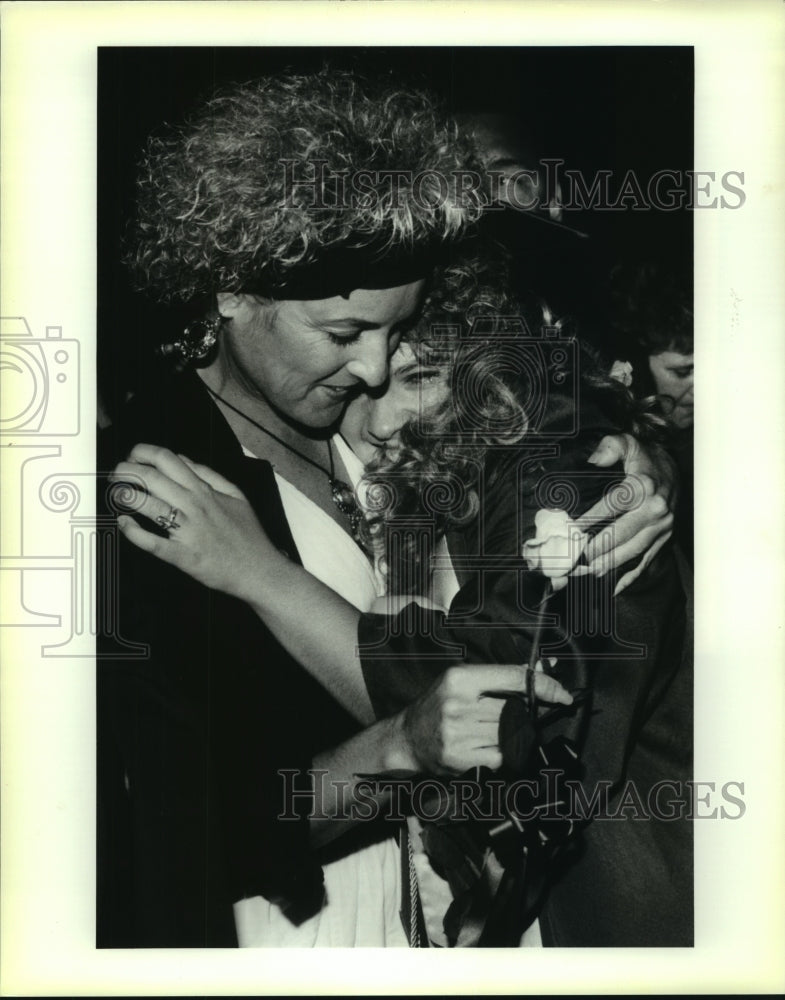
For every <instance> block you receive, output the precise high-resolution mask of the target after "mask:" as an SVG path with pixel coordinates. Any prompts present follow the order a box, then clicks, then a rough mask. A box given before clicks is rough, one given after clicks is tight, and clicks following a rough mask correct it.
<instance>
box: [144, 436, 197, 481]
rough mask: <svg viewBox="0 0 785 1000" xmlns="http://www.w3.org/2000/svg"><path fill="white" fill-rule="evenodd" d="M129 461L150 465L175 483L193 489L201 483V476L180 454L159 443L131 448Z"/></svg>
mask: <svg viewBox="0 0 785 1000" xmlns="http://www.w3.org/2000/svg"><path fill="white" fill-rule="evenodd" d="M128 461H129V462H138V463H139V464H140V465H148V466H151V467H152V468H153V469H157V470H158V472H160V473H162V474H163V475H165V476H166V477H167V478H168V479H170V480H171V481H172V482H173V483H177V484H178V485H179V486H182V487H183V488H184V489H187V490H192V489H195V488H196V487H198V486H200V485H201V480H200V479H199V477H198V476H197V475H196V474H195V473H194V472H193V471H192V470H191V469H189V468H188V466H187V465H186V464H185V462H184V461H183V460H182V458H180V456H179V455H175V453H174V452H173V451H170V450H169V449H168V448H162V447H160V445H157V444H137V445H134V447H133V448H132V449H131V453H130V455H129V456H128Z"/></svg>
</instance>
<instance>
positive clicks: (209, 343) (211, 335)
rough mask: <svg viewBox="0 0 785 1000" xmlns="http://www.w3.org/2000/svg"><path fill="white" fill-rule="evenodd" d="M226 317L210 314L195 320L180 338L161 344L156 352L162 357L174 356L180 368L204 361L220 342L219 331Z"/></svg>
mask: <svg viewBox="0 0 785 1000" xmlns="http://www.w3.org/2000/svg"><path fill="white" fill-rule="evenodd" d="M225 318H226V317H225V316H210V317H209V318H208V319H197V320H194V321H193V323H189V324H188V326H187V327H186V328H185V329H184V330H183V336H182V338H181V339H180V340H175V341H174V342H173V343H171V344H161V346H160V347H159V348H158V350H157V352H156V353H157V354H158V355H159V356H160V357H162V358H170V357H174V359H175V362H176V364H177V367H178V368H184V367H185V366H186V365H190V364H194V363H195V362H199V361H204V360H205V359H206V358H207V357H208V356H209V355H210V353H211V352H212V350H213V348H214V347H215V345H216V343H217V342H218V333H219V331H220V329H221V327H222V326H223V323H224V320H225Z"/></svg>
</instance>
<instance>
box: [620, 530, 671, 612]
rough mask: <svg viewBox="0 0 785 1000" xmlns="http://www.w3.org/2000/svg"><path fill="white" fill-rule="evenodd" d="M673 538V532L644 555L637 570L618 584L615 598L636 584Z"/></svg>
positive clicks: (627, 574)
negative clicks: (632, 584)
mask: <svg viewBox="0 0 785 1000" xmlns="http://www.w3.org/2000/svg"><path fill="white" fill-rule="evenodd" d="M670 537H671V532H668V534H667V535H665V536H664V537H663V538H661V539H660V540H659V541H657V542H655V543H654V545H652V547H651V548H650V549H649V551H648V552H647V553H646V554H645V555H644V557H643V559H641V561H640V562H639V563H638V565H637V566H636V567H635V569H632V570H630V572H629V573H625V574H624V576H623V577H622V578H621V579H620V580H619V582H618V583H617V584H616V587H615V589H614V591H613V596H614V597H618V595H619V594H620V593H621V592H622V591H623V590H626V589H627V587H629V585H630V584H631V583H634V582H635V581H636V580H637V579H638V577H639V576H640V575H641V574H642V573H643V571H644V570H645V569H646V567H647V566H648V565H649V563H651V561H652V559H654V557H655V556H656V555H657V553H658V552H659V551H660V549H661V548H662V547H663V545H665V543H666V542H667V541H668V539H669V538H670Z"/></svg>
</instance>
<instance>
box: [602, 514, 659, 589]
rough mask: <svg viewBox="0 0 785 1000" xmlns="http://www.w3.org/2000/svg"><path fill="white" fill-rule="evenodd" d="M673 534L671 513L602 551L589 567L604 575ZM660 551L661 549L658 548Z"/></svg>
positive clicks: (643, 553)
mask: <svg viewBox="0 0 785 1000" xmlns="http://www.w3.org/2000/svg"><path fill="white" fill-rule="evenodd" d="M672 534H673V515H672V514H669V515H668V516H667V517H664V518H662V519H661V520H660V521H658V522H657V523H656V524H653V525H651V526H650V527H647V528H644V529H643V530H642V531H639V532H637V534H635V535H633V537H632V538H631V539H630V540H629V541H627V542H624V543H623V544H621V545H618V544H615V545H614V546H613V548H609V549H608V550H607V551H605V552H602V551H601V552H600V554H599V555H597V556H596V557H595V558H593V559H590V560H589V567H590V569H591V571H592V572H593V573H594V575H595V576H603V575H604V574H605V573H607V572H608V571H609V570H611V569H614V568H618V567H619V566H624V564H625V563H628V562H629V561H630V560H631V559H635V558H637V557H638V556H643V555H645V554H646V553H647V552H648V550H649V549H650V548H651V547H652V546H653V545H655V544H656V543H659V542H662V543H663V544H664V542H665V541H667V540H668V539H669V538H670V536H671V535H672ZM657 551H659V549H657Z"/></svg>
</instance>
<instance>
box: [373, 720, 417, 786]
mask: <svg viewBox="0 0 785 1000" xmlns="http://www.w3.org/2000/svg"><path fill="white" fill-rule="evenodd" d="M407 711H408V710H407V709H404V710H403V711H402V712H399V713H398V714H397V715H394V716H392V717H391V718H389V719H385V720H383V723H382V725H383V726H384V727H385V732H384V743H383V751H382V761H383V767H384V770H385V771H420V770H421V766H420V763H419V761H418V759H417V755H416V754H415V753H414V750H413V747H412V744H411V740H410V739H409V735H408V732H407V726H406V714H407Z"/></svg>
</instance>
